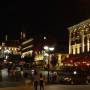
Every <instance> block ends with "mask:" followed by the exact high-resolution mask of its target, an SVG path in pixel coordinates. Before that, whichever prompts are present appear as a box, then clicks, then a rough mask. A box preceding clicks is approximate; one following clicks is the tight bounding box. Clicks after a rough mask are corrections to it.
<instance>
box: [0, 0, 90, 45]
mask: <svg viewBox="0 0 90 90" xmlns="http://www.w3.org/2000/svg"><path fill="white" fill-rule="evenodd" d="M89 17H90V0H59V1H54V2H53V1H50V2H49V0H44V1H43V0H42V1H39V0H35V1H33V0H32V1H31V0H29V1H26V0H24V1H23V0H22V1H21V2H20V1H19V0H17V1H15V2H14V0H12V2H9V1H7V2H4V1H2V2H1V3H0V39H3V37H4V35H5V34H8V39H17V38H19V36H20V32H21V31H25V32H27V33H28V34H29V35H31V37H35V38H39V39H40V38H43V36H47V38H50V40H52V41H53V40H54V41H55V42H56V43H57V44H58V45H61V46H64V45H66V44H68V30H67V28H68V27H69V26H72V25H74V24H76V23H78V22H80V21H83V20H85V19H88V18H89Z"/></svg>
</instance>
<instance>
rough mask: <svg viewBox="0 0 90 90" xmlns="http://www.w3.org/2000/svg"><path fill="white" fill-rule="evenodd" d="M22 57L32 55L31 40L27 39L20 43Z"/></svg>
mask: <svg viewBox="0 0 90 90" xmlns="http://www.w3.org/2000/svg"><path fill="white" fill-rule="evenodd" d="M21 51H22V52H21V53H22V57H24V56H28V55H31V56H32V53H33V38H29V39H27V40H25V41H23V42H22V43H21Z"/></svg>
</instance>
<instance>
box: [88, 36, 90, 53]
mask: <svg viewBox="0 0 90 90" xmlns="http://www.w3.org/2000/svg"><path fill="white" fill-rule="evenodd" d="M89 38H90V35H87V51H88V52H89V51H90V43H89V42H90V40H89Z"/></svg>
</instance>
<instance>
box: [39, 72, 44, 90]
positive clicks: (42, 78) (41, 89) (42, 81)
mask: <svg viewBox="0 0 90 90" xmlns="http://www.w3.org/2000/svg"><path fill="white" fill-rule="evenodd" d="M39 83H40V90H44V77H43V75H42V73H40V77H39Z"/></svg>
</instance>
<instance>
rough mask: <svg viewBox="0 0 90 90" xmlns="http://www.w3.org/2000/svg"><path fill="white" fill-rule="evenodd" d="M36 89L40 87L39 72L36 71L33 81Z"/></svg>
mask: <svg viewBox="0 0 90 90" xmlns="http://www.w3.org/2000/svg"><path fill="white" fill-rule="evenodd" d="M33 86H34V89H35V90H37V87H38V73H37V72H36V71H35V72H34V82H33Z"/></svg>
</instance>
